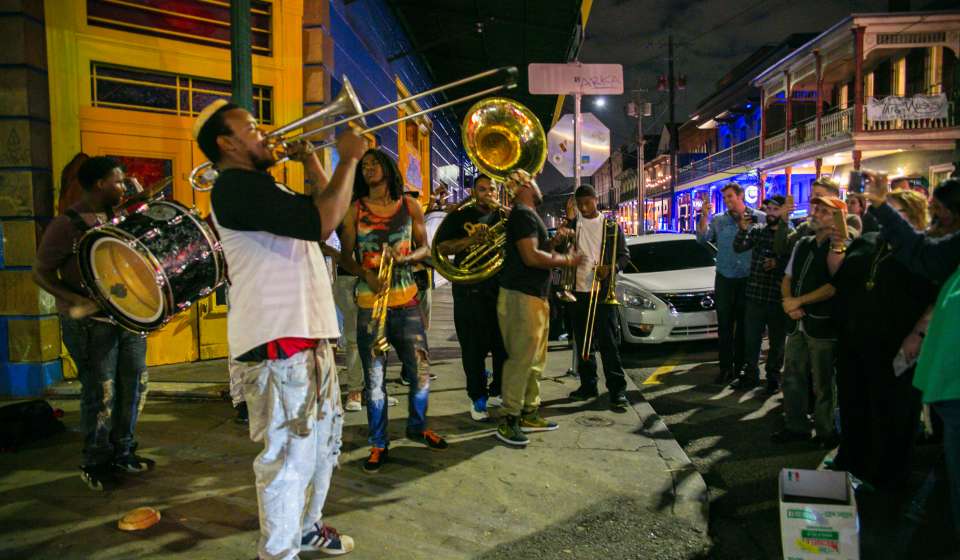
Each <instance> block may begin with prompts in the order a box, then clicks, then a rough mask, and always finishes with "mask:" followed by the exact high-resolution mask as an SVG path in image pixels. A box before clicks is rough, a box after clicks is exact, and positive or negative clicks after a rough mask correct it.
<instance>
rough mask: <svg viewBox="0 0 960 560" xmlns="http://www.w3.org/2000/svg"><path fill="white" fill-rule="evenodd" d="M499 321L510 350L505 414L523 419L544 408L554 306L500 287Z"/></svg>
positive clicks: (506, 365)
mask: <svg viewBox="0 0 960 560" xmlns="http://www.w3.org/2000/svg"><path fill="white" fill-rule="evenodd" d="M497 319H498V321H499V323H500V333H501V334H502V335H503V344H504V347H505V348H506V349H507V360H506V362H504V364H503V386H502V393H501V394H502V397H503V408H502V410H503V413H504V414H508V415H510V416H519V415H520V414H521V413H522V412H530V411H534V410H537V409H538V408H539V407H540V376H541V374H543V369H544V367H545V366H546V365H547V337H548V335H549V333H550V304H549V303H548V302H547V300H546V299H543V298H538V297H535V296H531V295H527V294H525V293H523V292H518V291H515V290H507V289H505V288H500V295H499V296H498V297H497Z"/></svg>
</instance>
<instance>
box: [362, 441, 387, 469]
mask: <svg viewBox="0 0 960 560" xmlns="http://www.w3.org/2000/svg"><path fill="white" fill-rule="evenodd" d="M387 455H388V451H387V450H386V449H385V448H383V447H371V448H370V456H369V457H367V460H366V462H364V463H363V472H368V473H375V472H380V467H382V466H383V464H384V463H386V462H387Z"/></svg>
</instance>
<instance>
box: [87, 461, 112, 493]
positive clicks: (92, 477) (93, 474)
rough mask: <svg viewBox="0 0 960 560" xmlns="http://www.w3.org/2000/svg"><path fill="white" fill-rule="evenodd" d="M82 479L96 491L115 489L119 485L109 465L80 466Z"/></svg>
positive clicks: (88, 486)
mask: <svg viewBox="0 0 960 560" xmlns="http://www.w3.org/2000/svg"><path fill="white" fill-rule="evenodd" d="M80 480H82V481H83V483H84V484H86V485H87V488H89V489H91V490H93V491H94V492H103V491H104V490H113V489H114V488H116V487H117V477H116V476H115V475H114V474H113V473H112V472H110V467H109V466H107V465H90V466H83V467H80Z"/></svg>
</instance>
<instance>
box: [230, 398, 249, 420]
mask: <svg viewBox="0 0 960 560" xmlns="http://www.w3.org/2000/svg"><path fill="white" fill-rule="evenodd" d="M233 408H234V409H235V410H236V411H237V417H236V418H234V419H233V421H234V422H236V423H237V424H249V423H250V411H249V410H247V403H246V401H244V402H242V403H240V404H238V405H237V406H235V407H233Z"/></svg>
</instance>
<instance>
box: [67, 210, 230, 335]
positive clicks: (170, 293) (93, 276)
mask: <svg viewBox="0 0 960 560" xmlns="http://www.w3.org/2000/svg"><path fill="white" fill-rule="evenodd" d="M77 252H78V258H79V261H80V273H81V275H82V277H83V282H84V284H85V285H86V287H87V290H88V291H89V292H90V294H91V296H92V297H93V299H94V300H96V301H97V303H98V304H99V305H100V307H101V308H102V309H103V310H104V311H105V312H106V313H107V314H108V315H109V316H110V317H111V318H112V319H113V320H114V321H115V322H116V323H117V324H119V325H120V326H122V327H124V328H126V329H128V330H131V331H134V332H139V333H142V334H146V333H148V332H150V331H153V330H156V329H159V328H160V327H162V326H163V325H165V324H166V323H167V322H168V321H169V320H170V319H171V318H173V316H174V315H176V314H177V313H179V312H180V311H183V310H184V309H187V308H188V307H190V305H191V304H193V303H194V302H195V301H197V300H199V299H201V298H203V297H206V296H207V295H209V294H210V293H211V292H212V291H213V290H215V289H216V288H217V287H219V286H220V284H222V283H223V281H224V278H225V270H226V269H225V266H224V264H225V263H224V258H223V251H222V249H221V248H220V242H219V241H218V240H217V238H216V235H214V233H213V231H212V230H211V229H210V227H209V226H208V225H207V224H206V223H205V222H204V221H203V220H202V219H201V218H200V217H199V216H198V215H197V214H196V212H195V211H193V210H189V209H187V208H186V207H185V206H183V205H181V204H178V203H176V202H172V201H159V202H150V203H145V204H142V205H140V206H139V207H137V208H136V209H134V210H133V211H131V212H129V213H127V214H126V215H124V216H122V217H118V218H115V219H114V220H112V221H110V222H108V223H106V224H104V225H102V226H98V227H96V228H93V229H91V230H89V231H87V232H86V233H85V234H84V235H83V237H81V238H80V241H79V243H78V245H77Z"/></svg>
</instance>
